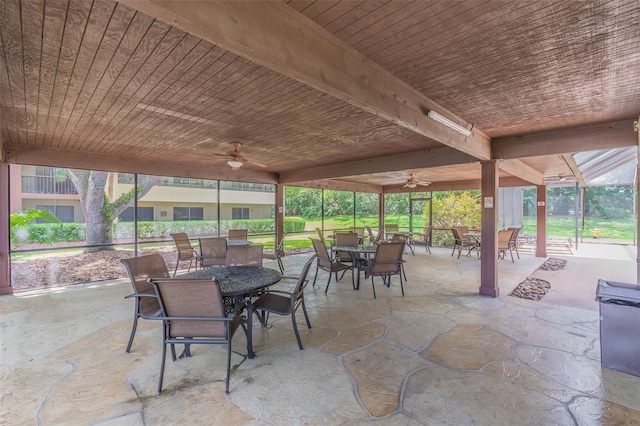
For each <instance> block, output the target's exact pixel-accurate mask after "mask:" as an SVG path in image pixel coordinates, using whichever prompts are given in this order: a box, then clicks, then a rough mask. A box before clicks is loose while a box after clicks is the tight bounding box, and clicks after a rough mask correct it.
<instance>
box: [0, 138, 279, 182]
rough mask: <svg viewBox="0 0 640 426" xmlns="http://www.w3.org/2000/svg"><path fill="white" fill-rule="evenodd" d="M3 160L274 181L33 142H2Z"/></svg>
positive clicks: (259, 174)
mask: <svg viewBox="0 0 640 426" xmlns="http://www.w3.org/2000/svg"><path fill="white" fill-rule="evenodd" d="M3 156H4V158H5V161H6V162H8V163H13V164H37V165H39V166H51V167H64V168H77V169H85V170H106V171H110V172H120V173H144V174H149V175H154V176H177V177H186V178H193V179H212V180H217V179H219V180H229V181H237V182H254V183H269V184H277V183H278V175H277V174H276V173H269V172H264V171H261V170H252V169H250V168H247V167H242V168H240V170H231V169H230V168H229V167H227V166H226V165H224V166H219V167H213V166H203V165H194V164H193V163H179V162H177V161H167V162H165V161H156V160H148V159H140V158H130V157H118V156H112V155H105V154H100V153H91V152H78V151H63V150H59V149H53V148H43V147H37V146H35V145H5V149H4V153H3Z"/></svg>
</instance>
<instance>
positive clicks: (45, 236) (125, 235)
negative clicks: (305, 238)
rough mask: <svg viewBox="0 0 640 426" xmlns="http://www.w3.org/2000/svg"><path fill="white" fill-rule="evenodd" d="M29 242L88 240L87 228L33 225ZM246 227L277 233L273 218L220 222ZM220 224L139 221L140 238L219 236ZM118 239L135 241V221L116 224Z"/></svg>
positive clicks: (288, 223) (290, 225) (289, 228)
mask: <svg viewBox="0 0 640 426" xmlns="http://www.w3.org/2000/svg"><path fill="white" fill-rule="evenodd" d="M305 226H306V221H305V220H304V219H303V218H301V217H288V218H285V219H284V232H301V231H304V228H305ZM26 228H27V229H28V231H29V239H28V240H27V241H20V243H22V244H24V243H40V244H44V243H46V242H52V243H59V242H69V241H85V240H86V233H85V231H86V226H85V224H84V223H60V224H55V223H32V224H30V225H28V226H27V227H26ZM235 228H246V229H248V230H249V233H250V234H268V233H274V232H275V222H274V220H273V219H245V220H224V221H220V231H221V232H222V234H226V233H227V231H228V230H229V229H235ZM217 229H218V222H217V221H215V220H207V221H204V220H194V221H175V222H138V238H140V239H152V238H161V237H165V236H168V235H169V234H173V233H176V232H185V233H186V234H187V235H215V234H216V232H217ZM113 237H114V239H133V237H134V227H133V222H117V223H115V224H114V225H113Z"/></svg>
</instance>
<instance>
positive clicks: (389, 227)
mask: <svg viewBox="0 0 640 426" xmlns="http://www.w3.org/2000/svg"><path fill="white" fill-rule="evenodd" d="M384 230H385V232H393V231H399V230H400V228H399V227H398V225H397V224H394V223H390V224H387V225H384Z"/></svg>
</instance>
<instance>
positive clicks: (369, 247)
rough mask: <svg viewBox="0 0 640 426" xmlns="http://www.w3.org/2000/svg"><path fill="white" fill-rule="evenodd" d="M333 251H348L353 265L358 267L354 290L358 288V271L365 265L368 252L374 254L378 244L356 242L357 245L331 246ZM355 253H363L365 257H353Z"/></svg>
mask: <svg viewBox="0 0 640 426" xmlns="http://www.w3.org/2000/svg"><path fill="white" fill-rule="evenodd" d="M331 249H332V250H333V251H335V252H338V251H343V252H345V253H349V255H351V258H352V260H353V265H354V267H356V268H357V269H358V278H357V280H356V286H355V288H354V290H359V289H360V271H361V270H363V269H364V267H365V266H366V257H368V256H369V255H370V254H375V252H376V250H377V249H378V246H377V245H375V244H358V245H357V246H333V247H332V248H331ZM355 254H364V255H365V259H362V258H357V257H355Z"/></svg>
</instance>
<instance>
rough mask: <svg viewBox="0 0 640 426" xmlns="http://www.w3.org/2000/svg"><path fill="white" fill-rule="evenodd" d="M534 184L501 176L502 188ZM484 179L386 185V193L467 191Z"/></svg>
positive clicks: (476, 187)
mask: <svg viewBox="0 0 640 426" xmlns="http://www.w3.org/2000/svg"><path fill="white" fill-rule="evenodd" d="M521 186H533V184H532V183H531V182H527V181H526V180H523V179H520V178H517V177H514V176H508V177H501V178H500V188H508V187H521ZM481 188H482V181H481V180H480V179H470V180H457V181H448V182H433V183H432V184H431V185H429V186H426V187H420V186H418V187H416V188H413V189H410V188H407V187H405V186H404V185H386V186H385V187H384V193H385V194H389V193H402V192H429V191H466V190H472V189H481Z"/></svg>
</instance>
